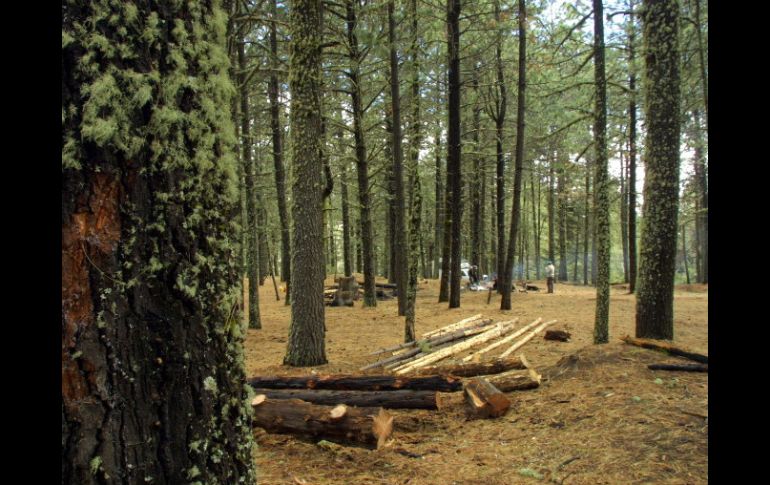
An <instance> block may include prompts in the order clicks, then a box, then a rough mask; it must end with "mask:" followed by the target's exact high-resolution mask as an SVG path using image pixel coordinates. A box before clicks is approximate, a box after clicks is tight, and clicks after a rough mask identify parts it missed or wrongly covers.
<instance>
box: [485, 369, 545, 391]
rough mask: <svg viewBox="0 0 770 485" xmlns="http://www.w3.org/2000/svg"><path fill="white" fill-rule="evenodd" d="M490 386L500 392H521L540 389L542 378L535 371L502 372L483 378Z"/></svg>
mask: <svg viewBox="0 0 770 485" xmlns="http://www.w3.org/2000/svg"><path fill="white" fill-rule="evenodd" d="M485 378H486V379H487V380H488V381H489V383H490V384H492V385H493V386H495V387H496V388H498V389H499V390H500V391H502V392H510V391H523V390H525V389H535V388H536V387H540V382H541V381H542V376H541V375H540V374H538V373H537V372H536V371H535V369H527V370H525V371H512V372H504V373H502V374H497V375H494V376H485Z"/></svg>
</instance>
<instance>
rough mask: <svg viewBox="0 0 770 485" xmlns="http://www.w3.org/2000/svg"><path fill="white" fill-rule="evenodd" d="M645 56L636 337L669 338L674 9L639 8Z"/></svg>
mask: <svg viewBox="0 0 770 485" xmlns="http://www.w3.org/2000/svg"><path fill="white" fill-rule="evenodd" d="M643 5H644V8H643V12H644V13H643V17H642V21H643V25H644V43H645V51H646V52H648V53H650V54H648V55H647V56H646V57H645V59H646V66H645V90H646V96H645V99H646V100H647V102H646V104H645V120H646V123H647V139H646V141H645V146H646V147H648V148H647V157H646V163H645V166H646V171H645V177H644V208H643V213H644V227H643V228H642V239H641V250H640V251H639V288H638V295H637V299H636V336H637V337H648V338H664V339H673V338H674V272H675V269H676V268H675V259H676V228H677V213H678V211H679V134H680V133H679V130H680V123H679V118H680V114H679V113H680V101H681V95H680V86H679V81H680V77H679V45H678V42H679V8H678V4H677V2H675V1H661V2H649V1H645V2H644V3H643Z"/></svg>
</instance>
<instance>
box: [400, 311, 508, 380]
mask: <svg viewBox="0 0 770 485" xmlns="http://www.w3.org/2000/svg"><path fill="white" fill-rule="evenodd" d="M513 325H514V320H509V321H505V322H499V323H498V324H497V325H495V326H494V327H492V328H490V329H489V330H487V331H486V332H484V333H482V334H479V335H476V336H475V337H471V338H469V339H467V340H463V341H462V342H459V343H457V344H454V345H452V346H449V347H447V348H445V349H441V350H438V351H436V352H432V353H430V354H428V355H426V356H424V357H422V358H420V359H417V360H415V361H413V362H410V363H408V364H406V365H404V366H401V367H397V368H396V369H395V372H396V374H406V373H408V372H410V371H412V370H414V369H417V368H419V367H425V366H426V365H428V364H432V363H434V362H437V361H439V360H441V359H445V358H447V357H449V356H452V355H455V354H458V353H460V352H463V351H464V350H467V349H470V348H471V347H473V346H475V345H479V344H483V343H484V342H487V341H489V340H492V339H493V338H497V337H502V336H503V335H505V334H506V333H508V332H510V331H511V330H513Z"/></svg>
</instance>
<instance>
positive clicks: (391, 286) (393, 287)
mask: <svg viewBox="0 0 770 485" xmlns="http://www.w3.org/2000/svg"><path fill="white" fill-rule="evenodd" d="M356 283H358V284H359V285H361V287H362V288H363V286H364V282H363V281H357V282H356ZM374 286H379V287H380V288H387V289H389V290H396V289H398V285H397V284H395V283H375V284H374Z"/></svg>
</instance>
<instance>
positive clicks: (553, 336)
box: [543, 330, 572, 342]
mask: <svg viewBox="0 0 770 485" xmlns="http://www.w3.org/2000/svg"><path fill="white" fill-rule="evenodd" d="M570 337H572V334H570V333H569V332H565V331H564V330H546V331H545V335H544V336H543V338H544V339H546V340H558V341H559V342H569V339H570Z"/></svg>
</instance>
